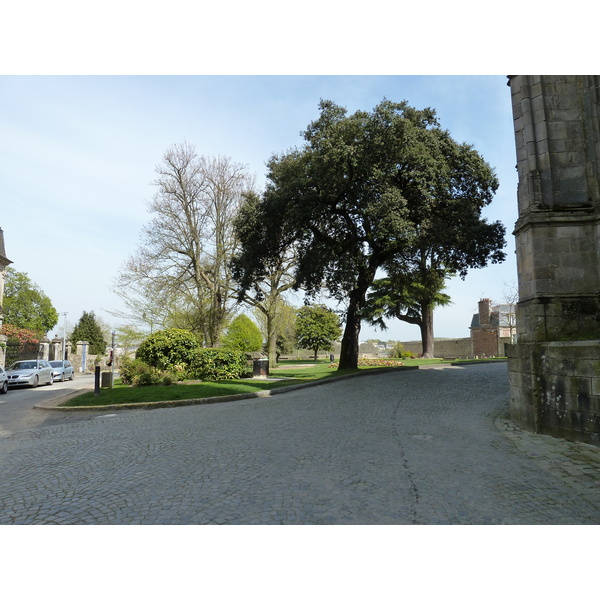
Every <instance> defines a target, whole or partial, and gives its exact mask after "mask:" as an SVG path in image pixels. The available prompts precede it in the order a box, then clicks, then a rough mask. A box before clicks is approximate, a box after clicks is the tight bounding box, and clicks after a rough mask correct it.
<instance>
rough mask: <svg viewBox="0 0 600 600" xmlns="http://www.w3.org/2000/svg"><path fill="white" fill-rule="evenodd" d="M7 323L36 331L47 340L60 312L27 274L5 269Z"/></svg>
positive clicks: (5, 312)
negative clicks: (47, 335)
mask: <svg viewBox="0 0 600 600" xmlns="http://www.w3.org/2000/svg"><path fill="white" fill-rule="evenodd" d="M3 309H4V323H6V324H7V325H12V326H13V327H16V328H18V329H29V330H31V331H34V332H35V333H36V335H37V336H38V337H43V336H44V335H45V334H46V333H48V331H50V330H51V329H52V328H53V327H54V326H55V325H56V324H57V323H58V312H57V311H56V309H55V308H54V306H52V302H51V301H50V298H48V296H46V294H44V292H43V291H42V290H41V289H40V288H39V287H38V286H37V285H35V283H33V281H31V279H29V277H28V276H27V274H26V273H20V272H19V271H16V270H15V269H13V268H12V267H7V268H6V269H5V282H4V300H3Z"/></svg>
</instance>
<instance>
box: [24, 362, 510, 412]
mask: <svg viewBox="0 0 600 600" xmlns="http://www.w3.org/2000/svg"><path fill="white" fill-rule="evenodd" d="M490 362H506V361H505V360H504V361H503V360H493V361H492V360H489V361H481V360H479V361H473V362H471V361H463V362H457V363H442V364H437V363H434V364H431V365H421V366H419V365H415V366H411V367H383V368H381V369H374V370H373V371H364V372H362V373H351V374H349V375H341V376H340V377H329V378H327V379H320V380H318V381H309V382H307V383H299V384H296V385H287V386H284V387H280V388H275V389H274V390H260V391H258V392H248V393H246V394H232V395H230V396H211V397H209V398H189V399H186V400H165V401H163V402H135V403H130V404H108V405H104V406H60V404H62V403H63V402H66V401H67V400H69V399H71V398H74V397H76V396H79V395H81V394H84V393H86V392H89V391H91V390H92V389H93V388H91V387H90V388H86V389H82V390H77V391H75V392H71V393H70V394H67V395H65V396H59V397H58V398H52V400H48V401H47V402H45V403H42V404H36V405H35V406H34V408H37V409H42V410H55V411H66V412H72V411H78V410H79V411H96V412H98V411H100V412H104V411H111V410H131V409H153V408H174V407H178V406H193V405H197V404H217V403H220V402H235V401H236V400H249V399H252V398H263V397H265V396H274V395H276V394H283V393H285V392H293V391H295V390H300V389H303V388H309V387H315V386H317V385H325V384H327V383H332V382H335V381H343V380H344V379H351V378H353V377H365V376H368V375H379V374H381V373H390V372H392V371H417V370H419V369H432V368H448V367H450V366H453V367H460V366H462V365H466V364H480V363H481V364H485V363H490Z"/></svg>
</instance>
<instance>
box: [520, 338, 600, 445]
mask: <svg viewBox="0 0 600 600" xmlns="http://www.w3.org/2000/svg"><path fill="white" fill-rule="evenodd" d="M508 356H509V361H508V369H509V380H510V390H511V392H510V410H511V417H512V419H513V420H514V421H515V422H517V423H519V424H520V425H522V426H523V427H526V428H527V429H530V430H532V431H535V432H536V433H543V434H547V435H553V436H555V437H561V438H564V439H567V440H571V441H578V442H585V443H588V444H600V341H597V340H595V341H577V342H547V343H539V344H515V345H511V346H509V347H508Z"/></svg>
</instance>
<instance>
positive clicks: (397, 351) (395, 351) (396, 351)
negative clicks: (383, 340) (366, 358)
mask: <svg viewBox="0 0 600 600" xmlns="http://www.w3.org/2000/svg"><path fill="white" fill-rule="evenodd" d="M390 358H415V355H414V354H413V353H412V352H409V351H408V350H404V346H403V345H402V343H401V342H397V343H396V344H395V345H394V347H393V348H392V352H391V354H390Z"/></svg>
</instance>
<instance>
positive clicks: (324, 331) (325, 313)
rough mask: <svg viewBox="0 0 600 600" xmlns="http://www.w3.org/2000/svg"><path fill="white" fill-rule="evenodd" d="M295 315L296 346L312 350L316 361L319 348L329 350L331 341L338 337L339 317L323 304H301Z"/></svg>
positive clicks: (340, 331)
mask: <svg viewBox="0 0 600 600" xmlns="http://www.w3.org/2000/svg"><path fill="white" fill-rule="evenodd" d="M297 315H298V316H297V319H296V335H297V338H298V347H299V348H306V349H307V350H312V351H313V352H314V353H315V361H316V360H317V355H318V352H319V350H329V349H330V348H331V345H332V344H333V342H335V341H337V340H339V339H340V335H341V334H342V329H341V327H340V319H339V317H338V316H337V315H336V314H335V313H334V312H333V311H332V310H330V309H328V308H327V307H326V306H323V305H316V306H303V307H302V308H301V309H300V310H299V311H298V313H297Z"/></svg>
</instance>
